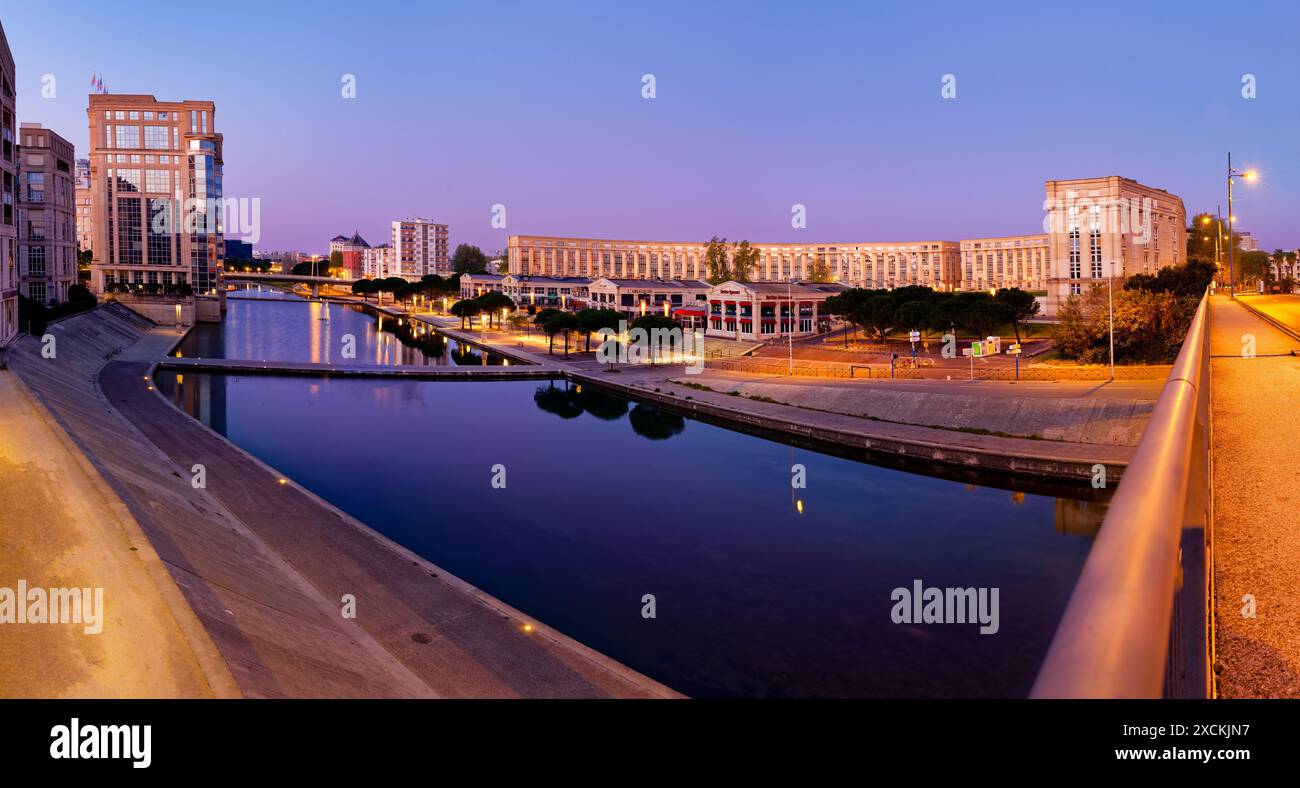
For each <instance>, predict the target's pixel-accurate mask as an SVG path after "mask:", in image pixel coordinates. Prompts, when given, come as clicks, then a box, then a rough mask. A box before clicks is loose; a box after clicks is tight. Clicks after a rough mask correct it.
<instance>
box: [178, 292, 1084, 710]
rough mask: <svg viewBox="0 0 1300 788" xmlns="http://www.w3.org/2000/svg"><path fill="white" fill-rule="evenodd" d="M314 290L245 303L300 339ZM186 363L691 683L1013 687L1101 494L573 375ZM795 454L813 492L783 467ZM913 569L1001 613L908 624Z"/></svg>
mask: <svg viewBox="0 0 1300 788" xmlns="http://www.w3.org/2000/svg"><path fill="white" fill-rule="evenodd" d="M313 308H314V307H309V306H308V305H306V304H280V303H276V304H257V305H250V306H248V307H247V308H245V309H243V311H241V312H240V313H239V319H240V320H241V321H242V324H243V326H244V327H243V328H241V329H239V331H241V332H243V331H247V332H249V333H250V334H252V335H256V336H259V337H260V338H259V339H258V340H256V341H257V342H259V343H262V344H260V345H257V346H259V347H275V346H278V345H279V343H285V344H286V345H287V346H290V347H292V346H293V345H294V341H293V340H292V339H291V338H289V337H285V336H281V337H278V338H271V337H266V336H262V335H263V334H266V333H270V332H274V331H280V330H287V331H298V332H301V333H300V334H299V341H301V340H302V339H303V336H302V335H303V334H306V335H310V334H312V333H313V330H312V329H313V324H311V323H307V322H306V321H305V320H303V319H302V318H301V314H300V315H299V316H298V317H286V316H285V315H284V314H283V311H284V310H286V309H292V310H297V311H298V312H300V313H302V312H306V311H307V310H309V309H313ZM232 314H234V307H233V306H232ZM361 317H365V316H364V315H362V316H361ZM335 319H337V317H336V318H335ZM367 319H369V318H367ZM285 326H288V328H285ZM294 326H297V328H293V327H294ZM229 355H234V353H230V354H229ZM255 357H256V356H255ZM177 377H178V376H177V375H176V374H175V373H170V372H160V373H159V380H158V382H159V386H160V389H161V390H162V391H163V392H164V393H165V394H167V395H168V396H169V397H171V398H172V399H173V401H174V402H176V403H177V404H178V405H180V406H181V407H183V408H184V409H186V410H187V411H188V412H190V413H191V414H192V415H195V416H196V417H199V418H202V419H203V420H204V421H205V422H207V423H208V424H210V425H212V426H213V427H214V428H216V429H218V430H220V431H221V432H223V433H225V434H226V435H228V436H229V437H230V438H231V439H232V440H234V441H235V442H236V443H238V444H239V445H241V446H243V447H244V448H246V449H248V450H249V451H250V452H252V453H253V454H255V455H257V456H258V457H260V458H261V459H263V460H264V461H266V462H268V463H269V464H271V465H272V466H274V467H276V468H278V469H279V470H281V471H283V472H285V473H286V474H288V475H290V476H291V477H293V478H294V479H295V480H296V481H298V482H300V483H302V484H303V485H305V486H306V487H308V488H310V489H312V490H313V491H315V492H316V493H318V494H320V495H321V496H322V497H325V498H327V499H329V500H330V501H331V502H333V503H334V504H335V505H337V506H339V507H340V508H342V509H344V510H346V511H348V512H350V513H351V514H353V515H354V516H356V517H357V518H359V519H360V520H362V521H364V522H366V523H367V524H369V525H371V526H372V527H374V528H376V529H377V530H379V531H381V532H382V533H384V534H386V535H388V536H389V537H391V538H393V539H394V540H396V541H398V542H400V543H402V544H403V545H405V546H407V547H408V548H410V549H412V550H414V551H415V552H417V553H419V554H421V555H423V556H426V557H427V558H429V559H430V560H432V561H434V562H435V563H437V564H439V565H441V566H443V567H444V568H446V569H447V570H448V571H450V572H453V573H454V574H456V575H458V576H460V577H462V578H464V579H465V580H467V581H469V582H471V583H473V584H475V585H477V586H479V587H480V588H483V589H484V590H486V591H487V592H489V593H491V594H493V595H494V596H497V597H499V598H500V599H502V600H504V601H505V602H507V603H509V604H511V605H513V606H514V607H516V608H518V609H520V610H522V611H524V612H525V613H527V614H528V615H530V616H535V617H536V618H537V619H538V620H540V621H544V622H546V623H547V624H549V625H551V626H553V627H555V628H557V629H559V630H561V631H563V632H565V633H566V634H568V635H571V636H572V637H574V638H576V639H577V640H579V641H581V642H583V643H586V644H588V645H590V646H592V647H593V648H596V649H598V650H600V651H602V652H604V653H605V654H608V655H609V656H611V657H613V658H615V659H618V660H620V661H621V662H623V663H625V664H627V665H629V666H631V667H633V668H635V669H637V670H640V671H642V672H644V673H646V674H648V675H650V676H652V677H654V678H656V679H658V680H660V681H662V682H664V683H665V684H668V685H669V686H671V687H673V688H675V689H678V690H680V691H682V692H685V693H687V694H689V695H693V696H712V697H719V696H722V697H733V696H749V697H788V696H795V697H810V696H815V697H846V696H847V697H869V696H888V697H930V696H994V697H998V696H1022V695H1024V694H1026V693H1027V692H1028V690H1029V687H1030V685H1031V683H1032V681H1033V677H1034V673H1035V671H1036V670H1037V668H1038V665H1039V664H1040V662H1041V660H1042V657H1043V655H1044V653H1045V651H1046V648H1047V645H1048V643H1049V642H1050V639H1051V635H1052V633H1053V631H1054V629H1055V626H1056V623H1057V622H1058V620H1059V618H1060V616H1061V613H1062V611H1063V609H1064V606H1065V603H1066V601H1067V599H1068V597H1069V593H1070V590H1071V588H1072V587H1073V584H1074V582H1075V579H1076V578H1077V575H1078V572H1079V570H1080V568H1081V567H1082V563H1083V560H1084V558H1085V556H1086V555H1087V551H1088V549H1089V547H1090V546H1091V542H1092V537H1093V535H1094V534H1095V532H1096V529H1097V527H1098V524H1099V522H1100V517H1101V514H1102V511H1101V510H1102V505H1101V504H1098V503H1095V502H1093V503H1088V502H1084V501H1078V500H1071V499H1068V498H1060V497H1054V496H1051V495H1042V494H1035V493H1034V492H1033V491H1021V490H1011V489H998V488H995V487H990V486H977V485H972V484H969V483H963V482H959V481H951V480H948V479H942V478H935V477H931V476H924V475H918V474H912V473H905V472H901V471H898V470H893V469H888V468H883V467H878V466H875V465H869V464H865V463H861V462H856V461H853V460H850V459H844V458H840V457H835V456H830V455H828V454H823V453H819V452H816V451H812V450H808V449H796V448H792V447H790V446H788V445H784V444H782V443H778V442H775V441H771V440H767V439H764V438H760V437H755V436H752V435H746V434H742V433H738V432H733V431H730V430H727V429H723V428H720V427H716V426H713V425H710V424H705V423H702V422H698V421H693V420H689V419H685V418H683V417H681V416H678V415H676V414H674V413H671V412H669V411H665V410H661V409H656V408H653V407H649V406H646V405H639V404H636V403H632V402H629V401H627V400H625V399H623V398H620V397H616V396H612V395H609V394H606V393H603V392H600V391H597V390H593V389H591V388H589V387H588V388H579V387H575V386H572V385H568V384H565V383H564V382H562V381H556V382H554V383H551V382H540V383H539V382H536V381H514V382H504V381H502V382H476V383H466V382H430V381H411V380H394V381H383V380H378V381H377V380H354V379H338V378H334V379H326V378H321V379H311V378H301V377H285V378H277V377H263V376H248V377H240V376H226V375H196V374H193V373H186V374H185V375H184V378H183V383H178V381H177ZM350 423H364V425H365V428H364V429H363V430H351V429H349V428H348V427H347V425H348V424H350ZM497 464H501V465H504V466H505V468H506V488H505V489H493V488H492V485H491V480H492V470H491V469H492V466H494V465H497ZM794 464H802V465H803V466H804V467H805V468H806V477H807V487H806V488H805V489H801V490H792V488H791V484H790V479H791V466H792V465H794ZM792 493H793V494H792ZM1080 494H1082V491H1080ZM914 579H921V580H922V581H924V583H925V585H926V586H938V587H948V586H961V587H970V586H974V587H997V588H999V589H1000V596H999V599H1000V607H999V624H1000V631H999V632H998V633H997V634H996V635H980V634H978V630H977V627H976V626H974V625H966V624H948V625H938V624H933V625H899V624H894V623H893V622H892V620H891V617H890V611H891V608H892V607H893V602H892V601H891V598H890V594H891V591H892V590H893V589H894V588H896V587H910V586H911V584H912V581H913V580H914ZM646 594H653V595H654V596H655V602H656V618H654V619H652V620H647V619H644V618H642V614H641V613H642V597H643V596H644V595H646Z"/></svg>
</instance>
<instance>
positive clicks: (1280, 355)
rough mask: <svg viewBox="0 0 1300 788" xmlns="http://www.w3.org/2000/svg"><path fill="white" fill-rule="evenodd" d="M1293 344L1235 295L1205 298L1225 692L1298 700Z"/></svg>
mask: <svg viewBox="0 0 1300 788" xmlns="http://www.w3.org/2000/svg"><path fill="white" fill-rule="evenodd" d="M1293 350H1300V341H1297V340H1296V339H1294V338H1292V337H1290V336H1287V335H1286V334H1285V333H1283V332H1282V331H1279V330H1278V329H1277V328H1275V327H1273V326H1272V325H1270V324H1269V323H1267V322H1266V321H1264V320H1263V319H1261V318H1260V317H1258V316H1257V315H1255V314H1253V313H1251V312H1250V311H1249V310H1247V309H1246V308H1245V307H1243V306H1242V305H1241V304H1240V303H1239V302H1235V301H1230V300H1229V299H1228V298H1227V297H1225V296H1215V297H1213V298H1211V299H1210V352H1211V355H1212V356H1213V358H1212V359H1211V361H1210V408H1211V424H1212V429H1213V437H1212V455H1211V456H1212V460H1213V471H1212V473H1213V484H1214V486H1213V493H1214V525H1213V527H1214V532H1213V550H1214V586H1215V588H1214V590H1215V594H1214V597H1215V645H1216V661H1217V665H1216V668H1217V670H1216V672H1217V674H1218V690H1219V694H1220V695H1221V696H1223V697H1293V698H1294V697H1300V418H1297V416H1298V415H1300V414H1298V413H1297V410H1298V407H1297V406H1300V358H1297V357H1296V356H1294V355H1291V351H1293ZM1251 351H1253V357H1252V355H1251ZM1252 604H1253V610H1252V609H1251V606H1252Z"/></svg>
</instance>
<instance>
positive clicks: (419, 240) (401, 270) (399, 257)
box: [390, 218, 451, 282]
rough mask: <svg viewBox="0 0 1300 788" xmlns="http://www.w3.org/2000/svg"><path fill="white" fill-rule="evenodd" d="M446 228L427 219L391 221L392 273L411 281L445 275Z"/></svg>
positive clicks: (447, 261) (448, 263) (447, 264)
mask: <svg viewBox="0 0 1300 788" xmlns="http://www.w3.org/2000/svg"><path fill="white" fill-rule="evenodd" d="M447 242H448V232H447V225H445V224H437V223H435V222H431V221H429V220H428V219H420V218H415V219H400V220H398V221H394V222H393V238H392V246H393V259H392V268H393V272H392V273H391V274H390V276H400V277H402V278H404V279H408V280H410V281H412V282H414V281H416V280H418V279H420V278H421V277H424V276H428V275H429V274H438V275H439V276H447V275H449V274H450V273H451V258H450V257H449V256H448V254H447Z"/></svg>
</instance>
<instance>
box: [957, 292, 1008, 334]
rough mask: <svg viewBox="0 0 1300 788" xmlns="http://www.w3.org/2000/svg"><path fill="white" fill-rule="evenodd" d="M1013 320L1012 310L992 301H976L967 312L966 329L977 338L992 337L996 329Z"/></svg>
mask: <svg viewBox="0 0 1300 788" xmlns="http://www.w3.org/2000/svg"><path fill="white" fill-rule="evenodd" d="M1010 319H1011V309H1010V308H1009V307H1008V306H1006V305H1005V304H1001V303H998V302H997V301H994V300H992V299H987V300H983V301H976V302H975V303H973V304H971V307H970V310H969V311H967V312H966V327H967V328H969V329H970V330H971V331H973V332H974V333H975V336H977V337H987V336H992V335H993V331H994V329H996V328H997V327H998V326H1000V325H1002V324H1003V323H1007V322H1009V321H1010Z"/></svg>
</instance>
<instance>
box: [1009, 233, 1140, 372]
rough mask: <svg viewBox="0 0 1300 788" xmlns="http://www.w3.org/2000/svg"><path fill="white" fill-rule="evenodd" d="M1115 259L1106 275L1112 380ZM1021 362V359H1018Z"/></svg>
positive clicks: (1113, 369) (1113, 370) (1113, 363)
mask: <svg viewBox="0 0 1300 788" xmlns="http://www.w3.org/2000/svg"><path fill="white" fill-rule="evenodd" d="M1114 282H1115V261H1114V259H1112V260H1111V261H1110V276H1108V277H1106V311H1107V312H1108V313H1109V320H1110V380H1111V382H1112V383H1114V382H1115V299H1114V289H1115V285H1114ZM1016 361H1017V363H1019V359H1018V358H1017V359H1016Z"/></svg>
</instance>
